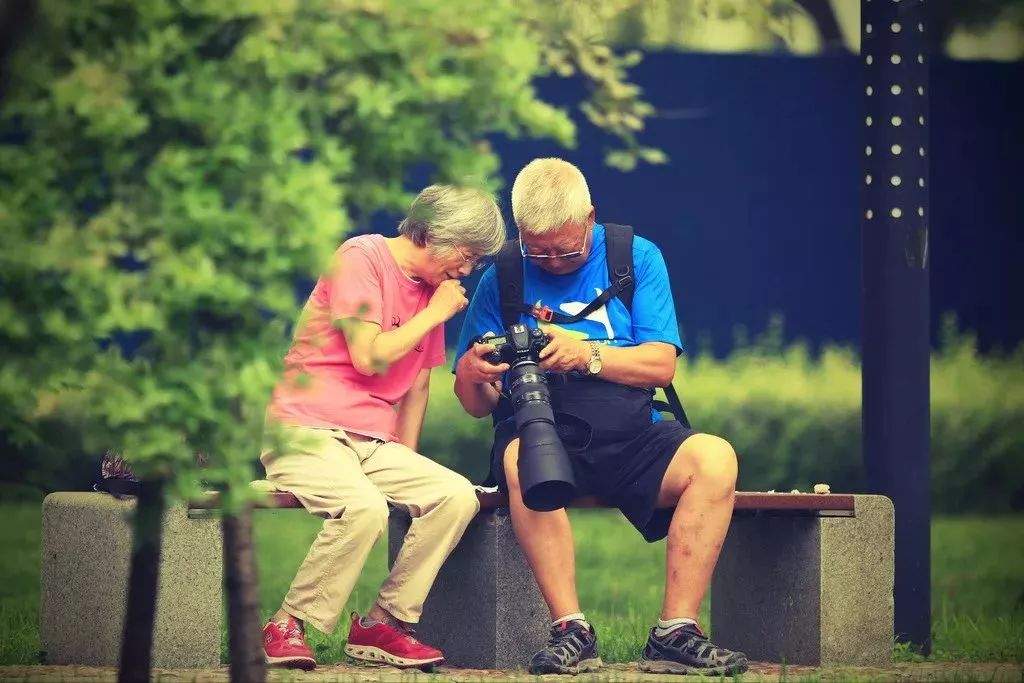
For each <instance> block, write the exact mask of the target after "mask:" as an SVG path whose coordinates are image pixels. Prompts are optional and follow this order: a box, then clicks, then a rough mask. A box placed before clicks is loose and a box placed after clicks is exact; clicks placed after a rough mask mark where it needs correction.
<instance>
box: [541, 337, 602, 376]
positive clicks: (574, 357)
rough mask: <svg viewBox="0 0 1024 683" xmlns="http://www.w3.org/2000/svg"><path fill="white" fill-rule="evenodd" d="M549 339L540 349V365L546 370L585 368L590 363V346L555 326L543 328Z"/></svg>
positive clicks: (564, 370)
mask: <svg viewBox="0 0 1024 683" xmlns="http://www.w3.org/2000/svg"><path fill="white" fill-rule="evenodd" d="M544 332H546V333H547V334H548V336H550V337H551V341H550V342H548V345H547V346H545V347H544V348H543V349H541V351H540V359H541V360H540V367H541V368H542V369H543V370H547V371H548V372H571V371H573V370H586V369H587V366H588V365H589V364H590V346H589V345H588V344H587V342H586V341H583V340H581V339H576V338H575V337H572V336H569V335H568V334H566V333H565V332H563V331H562V330H560V329H558V328H557V327H548V328H546V329H545V330H544Z"/></svg>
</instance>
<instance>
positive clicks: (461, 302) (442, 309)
mask: <svg viewBox="0 0 1024 683" xmlns="http://www.w3.org/2000/svg"><path fill="white" fill-rule="evenodd" d="M468 305H469V299H467V298H466V288H465V287H463V286H462V283H461V282H459V281H458V280H445V281H444V282H442V283H441V284H439V285H438V286H437V289H435V290H434V293H433V294H431V295H430V303H429V304H427V306H428V307H429V308H431V309H432V310H433V311H434V312H435V313H436V314H437V315H438V316H439V317H440V318H441V320H442V322H446V321H448V320H451V319H452V317H454V316H455V314H456V313H458V312H459V311H462V310H463V309H464V308H466V306H468Z"/></svg>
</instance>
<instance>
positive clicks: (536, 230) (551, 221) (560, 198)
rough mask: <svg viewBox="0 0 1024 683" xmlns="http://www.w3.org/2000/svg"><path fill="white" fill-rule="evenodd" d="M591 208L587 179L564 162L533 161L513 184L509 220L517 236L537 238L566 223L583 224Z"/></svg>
mask: <svg viewBox="0 0 1024 683" xmlns="http://www.w3.org/2000/svg"><path fill="white" fill-rule="evenodd" d="M592 208H593V205H592V204H591V203H590V189H589V188H588V187H587V179H586V178H584V177H583V173H582V172H581V171H580V169H578V168H576V167H575V166H573V165H572V164H570V163H569V162H568V161H565V160H563V159H557V158H555V157H548V158H545V159H534V160H533V161H531V162H530V163H528V164H527V165H526V166H524V167H523V170H521V171H519V175H517V176H516V181H515V182H514V183H513V184H512V217H513V218H514V219H515V221H516V225H517V226H519V230H520V232H525V233H527V234H528V235H540V234H543V233H545V232H548V231H549V230H554V229H556V228H558V227H560V226H562V225H564V224H565V223H567V222H571V223H575V224H582V223H583V221H584V220H586V218H587V216H588V215H589V214H590V210H591V209H592Z"/></svg>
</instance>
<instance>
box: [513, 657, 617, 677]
mask: <svg viewBox="0 0 1024 683" xmlns="http://www.w3.org/2000/svg"><path fill="white" fill-rule="evenodd" d="M603 666H604V662H602V661H601V658H600V657H594V658H593V659H584V660H582V661H581V662H580V663H579V664H577V665H575V666H551V667H544V668H543V669H530V673H531V674H533V675H534V676H543V675H544V674H572V675H576V674H582V673H587V672H588V671H597V670H598V669H600V668H601V667H603Z"/></svg>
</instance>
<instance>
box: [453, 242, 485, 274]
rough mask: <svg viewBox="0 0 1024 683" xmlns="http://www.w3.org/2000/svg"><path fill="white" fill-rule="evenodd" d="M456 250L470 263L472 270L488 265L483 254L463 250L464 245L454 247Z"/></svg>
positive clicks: (481, 268)
mask: <svg viewBox="0 0 1024 683" xmlns="http://www.w3.org/2000/svg"><path fill="white" fill-rule="evenodd" d="M454 249H455V252H456V253H457V254H458V255H459V256H461V257H462V260H463V261H465V262H466V263H468V264H469V267H470V270H473V271H476V270H483V269H484V268H486V267H487V266H488V263H487V260H486V259H485V258H484V257H482V256H473V255H472V254H467V253H466V252H464V251H463V250H462V247H454Z"/></svg>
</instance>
